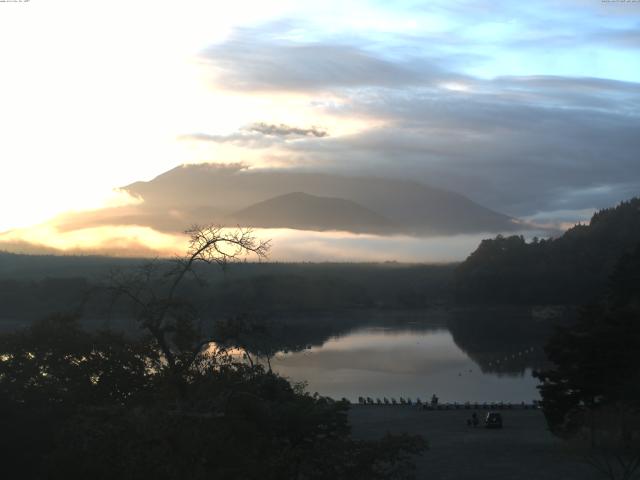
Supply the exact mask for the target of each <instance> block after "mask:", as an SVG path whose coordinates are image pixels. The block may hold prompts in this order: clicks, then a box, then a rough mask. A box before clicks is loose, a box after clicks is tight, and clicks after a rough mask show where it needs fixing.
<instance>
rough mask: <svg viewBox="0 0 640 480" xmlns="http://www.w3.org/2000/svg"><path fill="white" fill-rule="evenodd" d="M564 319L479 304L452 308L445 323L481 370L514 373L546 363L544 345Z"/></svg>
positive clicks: (523, 310) (521, 372)
mask: <svg viewBox="0 0 640 480" xmlns="http://www.w3.org/2000/svg"><path fill="white" fill-rule="evenodd" d="M565 321H566V320H565V319H563V318H558V319H538V318H534V317H533V316H532V315H531V311H530V310H529V309H524V308H482V309H465V310H460V311H455V312H452V314H451V317H450V319H449V322H448V327H449V330H450V332H451V335H452V336H453V341H454V342H455V343H456V345H457V346H458V347H459V348H460V349H461V350H462V351H463V352H465V353H466V354H467V355H468V356H469V357H470V358H471V359H472V360H473V361H474V362H476V363H477V364H478V365H479V366H480V369H481V370H482V372H484V373H494V374H498V375H509V376H517V375H524V374H525V373H526V370H527V369H538V368H541V367H543V366H544V365H545V364H546V362H547V359H546V356H545V353H544V345H545V343H546V341H547V339H548V337H549V335H550V334H551V333H552V332H553V331H554V328H555V326H556V325H558V324H560V323H564V322H565Z"/></svg>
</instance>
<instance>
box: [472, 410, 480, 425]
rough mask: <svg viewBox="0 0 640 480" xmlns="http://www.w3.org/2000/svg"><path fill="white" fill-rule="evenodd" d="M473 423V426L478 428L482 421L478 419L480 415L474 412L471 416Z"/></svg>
mask: <svg viewBox="0 0 640 480" xmlns="http://www.w3.org/2000/svg"><path fill="white" fill-rule="evenodd" d="M471 423H472V424H473V426H474V427H477V426H478V424H479V423H480V420H479V419H478V414H477V413H476V412H473V413H472V414H471Z"/></svg>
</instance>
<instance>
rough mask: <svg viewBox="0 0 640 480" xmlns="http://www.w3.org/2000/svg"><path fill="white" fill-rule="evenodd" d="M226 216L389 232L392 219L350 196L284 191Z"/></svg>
mask: <svg viewBox="0 0 640 480" xmlns="http://www.w3.org/2000/svg"><path fill="white" fill-rule="evenodd" d="M229 220H230V221H231V222H233V223H238V224H239V225H251V226H254V227H264V228H295V229H299V230H319V231H323V230H347V231H351V232H357V233H360V232H362V233H364V232H368V233H389V232H392V231H393V230H394V228H397V227H394V225H393V223H392V222H391V221H390V220H388V219H387V218H385V217H383V216H382V215H380V214H378V213H375V212H372V211H371V210H369V209H367V208H365V207H363V206H361V205H358V204H357V203H355V202H353V201H351V200H345V199H342V198H328V197H318V196H315V195H309V194H307V193H302V192H294V193H288V194H285V195H280V196H277V197H274V198H270V199H268V200H265V201H263V202H258V203H256V204H254V205H251V206H249V207H247V208H244V209H242V210H240V211H239V212H236V213H235V214H233V215H231V216H230V217H229Z"/></svg>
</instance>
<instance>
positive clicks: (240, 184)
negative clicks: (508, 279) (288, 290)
mask: <svg viewBox="0 0 640 480" xmlns="http://www.w3.org/2000/svg"><path fill="white" fill-rule="evenodd" d="M123 189H124V190H125V191H127V192H128V193H130V194H131V195H134V196H136V197H140V198H142V199H143V202H142V203H141V204H140V205H136V206H135V207H133V208H134V209H135V210H136V211H137V212H138V215H143V216H146V220H145V221H147V222H150V224H152V225H156V224H157V225H159V226H161V227H162V229H163V230H167V229H169V230H175V231H179V230H183V229H184V228H185V226H186V225H188V224H189V223H193V222H192V220H194V219H195V220H198V223H211V222H217V223H224V221H226V220H228V219H229V218H231V217H230V216H233V215H234V214H235V213H236V212H239V211H242V210H243V209H248V208H250V207H251V206H252V205H255V204H259V203H260V202H265V201H268V200H269V199H274V198H277V197H281V196H283V195H288V194H290V193H291V192H303V193H305V194H307V195H309V196H313V197H321V198H325V199H327V198H332V199H342V200H343V201H345V202H347V201H349V202H353V203H355V204H357V205H358V206H359V207H360V208H362V209H365V210H366V211H367V212H366V214H365V212H362V211H360V213H362V214H363V215H365V216H366V218H368V219H369V220H367V221H370V220H371V221H373V217H372V215H377V216H378V218H377V220H376V221H375V222H374V223H377V222H379V221H381V219H385V218H386V219H388V221H389V222H392V223H393V225H395V229H396V230H394V231H398V232H404V233H412V234H417V235H450V234H457V233H472V232H508V231H514V230H517V229H522V228H523V225H522V224H519V223H518V222H516V221H514V219H512V218H511V217H508V216H507V215H503V214H500V213H497V212H494V211H493V210H490V209H488V208H485V207H483V206H481V205H478V204H477V203H475V202H473V201H472V200H470V199H468V198H467V197H465V196H463V195H460V194H457V193H454V192H450V191H446V190H442V189H438V188H434V187H430V186H427V185H424V184H421V183H418V182H414V181H406V180H393V179H384V178H376V177H349V176H341V175H334V174H326V173H310V172H297V171H290V170H284V169H279V170H275V169H273V170H253V169H245V168H242V167H239V166H237V165H232V166H222V165H216V164H199V165H184V166H180V167H177V168H174V169H172V170H169V171H168V172H165V173H163V174H161V175H159V176H158V177H156V178H154V179H153V180H151V181H148V182H136V183H133V184H131V185H128V186H126V187H124V188H123ZM311 202H312V201H311V199H309V198H307V199H306V203H307V204H310V203H311ZM324 203H327V202H326V201H325V202H324ZM350 205H351V207H350V210H351V211H353V213H354V214H355V213H356V212H355V209H354V207H353V205H352V204H350ZM204 207H207V208H212V209H214V210H215V212H216V215H211V216H209V217H206V218H205V216H204V215H199V214H198V211H197V210H198V209H202V208H204ZM308 207H310V205H308ZM128 208H132V207H128ZM261 208H262V207H261ZM287 208H289V207H287ZM260 211H264V212H266V211H267V210H260ZM268 212H269V214H270V215H274V210H273V206H271V207H270V209H269V210H268ZM336 212H337V211H336ZM336 212H334V213H336ZM111 213H113V212H111ZM252 215H253V216H252V217H251V220H252V221H259V223H262V224H264V223H265V222H268V221H269V220H268V219H261V218H258V217H256V216H255V215H256V212H255V211H254V213H252ZM199 216H202V218H201V219H200V218H199ZM131 218H132V217H131V215H129V216H128V217H127V221H131ZM284 219H285V217H284V216H283V217H282V220H283V221H284ZM138 220H140V217H138V218H137V220H136V221H138ZM186 220H189V221H190V222H189V223H186ZM248 220H249V218H247V221H248ZM330 220H331V218H330V217H328V216H327V217H325V218H323V219H322V220H320V219H318V220H317V221H316V220H313V219H307V220H305V222H303V223H306V224H307V223H308V224H313V223H314V222H315V223H318V225H320V226H321V227H322V228H323V229H325V228H332V229H338V228H339V225H338V224H337V223H336V224H334V225H331V224H330V223H331V222H330ZM109 221H110V222H114V221H116V218H113V215H112V216H111V217H110V219H109ZM337 221H338V217H337V216H336V222H337ZM341 221H342V220H341ZM278 223H282V222H278ZM283 226H288V227H291V228H300V227H299V226H296V225H295V224H294V223H292V224H283Z"/></svg>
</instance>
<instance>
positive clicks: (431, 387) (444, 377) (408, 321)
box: [272, 312, 551, 402]
mask: <svg viewBox="0 0 640 480" xmlns="http://www.w3.org/2000/svg"><path fill="white" fill-rule="evenodd" d="M407 315H409V316H407ZM347 316H348V315H347ZM341 317H342V316H341V315H334V316H330V318H329V317H327V318H325V319H324V320H325V321H324V323H323V321H321V320H318V319H317V318H315V319H313V320H311V319H309V318H307V319H306V321H303V320H300V319H298V320H296V321H294V322H293V323H294V324H295V323H296V322H299V323H298V325H299V327H302V325H304V324H308V322H312V323H313V324H314V325H316V328H315V330H316V332H317V331H322V332H323V334H324V338H322V339H319V340H320V341H315V342H309V345H310V348H306V349H304V350H298V351H292V350H295V349H288V350H289V351H288V352H283V351H281V352H279V353H278V354H276V356H275V358H274V359H273V360H272V366H273V368H274V369H275V370H276V371H278V372H279V373H281V374H283V375H285V376H287V377H289V378H290V379H292V380H295V381H303V380H304V381H307V382H308V385H309V389H310V390H311V391H317V392H318V393H320V394H322V395H328V396H331V397H334V398H341V397H347V398H349V399H351V400H356V399H357V398H358V397H359V396H370V397H373V398H374V399H375V398H377V397H379V398H382V397H385V396H386V397H395V398H398V397H400V396H403V397H411V398H414V399H415V398H416V397H420V398H422V399H423V400H424V399H426V398H429V397H430V396H431V395H432V394H434V393H435V394H436V395H438V396H439V397H440V398H441V399H442V401H446V402H449V401H450V402H454V401H457V402H465V401H471V402H500V401H504V402H521V401H525V402H530V401H531V400H533V399H537V398H538V392H537V390H536V385H537V381H536V380H535V379H534V378H533V377H532V376H531V373H532V370H533V369H534V368H537V367H539V366H541V365H542V364H543V363H544V355H543V350H542V345H543V343H544V340H545V338H546V336H547V335H548V332H549V331H550V330H551V326H550V325H549V324H548V323H544V324H541V323H540V322H532V321H531V318H530V317H528V316H527V315H523V316H522V318H518V317H517V316H514V315H513V312H506V313H503V314H501V315H496V313H495V312H493V313H492V314H491V315H488V316H484V317H483V316H482V315H478V314H477V312H475V313H474V315H459V313H458V314H456V313H451V312H446V313H443V312H438V313H434V312H428V313H424V312H422V313H416V312H412V313H411V314H407V313H406V312H405V313H398V312H396V313H386V314H376V315H373V316H367V315H364V317H362V318H360V319H359V321H354V319H353V317H349V318H341ZM505 322H509V323H505ZM319 325H323V328H320V327H319ZM330 325H334V326H336V328H333V329H332V328H330ZM296 329H297V328H296V327H295V326H294V327H289V328H288V330H287V332H288V334H292V332H293V331H295V330H296ZM283 331H284V330H283ZM329 331H332V334H328V332H329ZM285 337H286V335H285ZM280 338H283V337H280ZM316 340H318V339H316ZM283 350H284V349H283Z"/></svg>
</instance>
